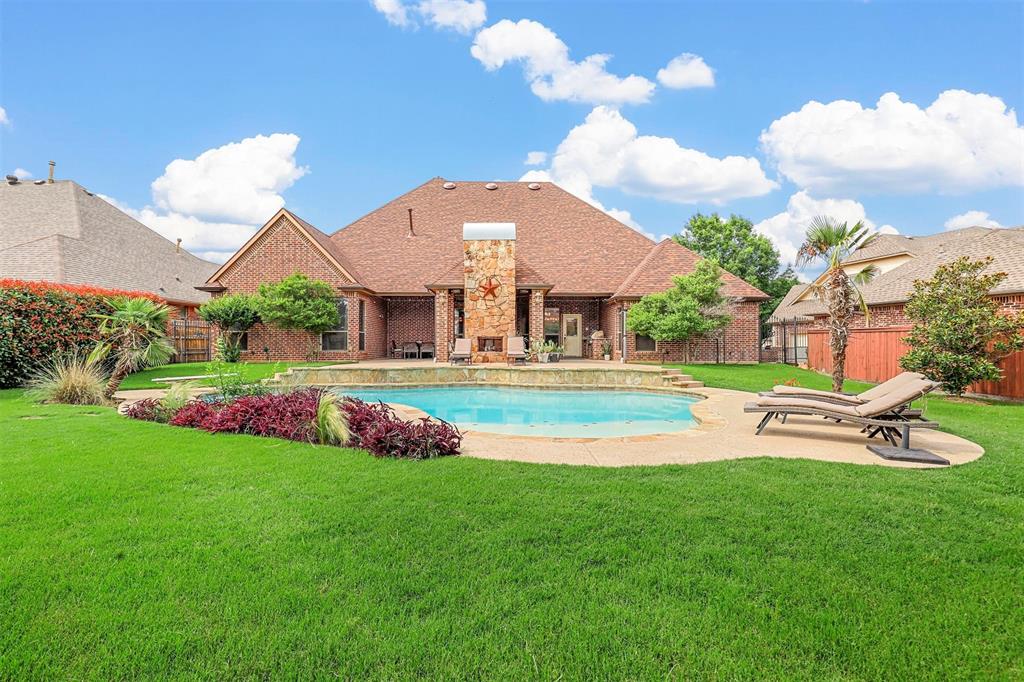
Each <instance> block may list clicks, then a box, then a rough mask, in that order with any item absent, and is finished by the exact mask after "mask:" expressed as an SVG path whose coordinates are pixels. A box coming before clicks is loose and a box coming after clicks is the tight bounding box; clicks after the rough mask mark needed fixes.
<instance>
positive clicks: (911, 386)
mask: <svg viewBox="0 0 1024 682" xmlns="http://www.w3.org/2000/svg"><path fill="white" fill-rule="evenodd" d="M935 386H937V384H935V383H934V382H932V381H929V380H927V379H914V380H912V381H908V382H907V383H905V384H903V385H901V386H899V387H897V388H896V389H895V390H893V391H890V392H889V393H887V394H886V395H883V396H882V397H880V398H875V399H874V400H870V401H868V402H866V403H864V404H863V405H858V406H857V407H856V408H855V409H856V410H857V414H859V415H860V416H862V417H874V416H877V415H880V414H885V413H886V412H889V411H890V410H892V409H895V408H897V407H900V406H901V405H906V404H907V403H910V402H913V401H914V400H917V399H918V398H920V397H921V396H923V395H924V394H925V393H927V392H928V391H931V390H932V389H933V388H935Z"/></svg>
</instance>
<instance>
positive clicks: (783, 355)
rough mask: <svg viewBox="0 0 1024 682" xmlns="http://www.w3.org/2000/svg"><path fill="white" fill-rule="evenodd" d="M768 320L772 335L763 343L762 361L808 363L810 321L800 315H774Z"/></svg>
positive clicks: (791, 363)
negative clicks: (808, 327) (808, 325)
mask: <svg viewBox="0 0 1024 682" xmlns="http://www.w3.org/2000/svg"><path fill="white" fill-rule="evenodd" d="M768 322H769V324H770V325H771V328H772V335H771V336H769V337H767V338H766V339H765V340H764V343H762V344H761V362H784V363H786V364H788V365H806V364H807V324H808V321H807V320H806V319H804V318H799V317H792V318H777V317H773V318H771V319H769V320H768Z"/></svg>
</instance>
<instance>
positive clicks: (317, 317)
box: [256, 273, 339, 358]
mask: <svg viewBox="0 0 1024 682" xmlns="http://www.w3.org/2000/svg"><path fill="white" fill-rule="evenodd" d="M335 297H336V294H335V292H334V288H333V287H332V286H331V285H330V284H328V283H327V282H324V281H321V280H317V279H309V278H308V277H306V276H305V275H303V274H300V273H295V274H293V275H288V276H287V277H285V278H284V279H282V280H281V281H280V282H276V283H273V284H261V285H260V288H259V296H258V297H257V304H256V307H257V310H258V311H259V315H260V318H261V319H262V320H263V321H264V322H266V323H267V324H270V325H274V326H275V327H280V328H282V329H297V330H300V331H305V332H309V333H310V334H311V335H312V338H311V339H310V348H309V356H310V357H311V358H314V357H316V355H317V353H318V352H319V347H320V343H319V339H318V338H317V337H318V335H319V334H321V333H322V332H326V331H330V330H331V329H334V328H336V327H337V326H338V322H339V317H338V306H337V304H336V303H335Z"/></svg>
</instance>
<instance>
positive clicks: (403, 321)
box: [386, 296, 434, 349]
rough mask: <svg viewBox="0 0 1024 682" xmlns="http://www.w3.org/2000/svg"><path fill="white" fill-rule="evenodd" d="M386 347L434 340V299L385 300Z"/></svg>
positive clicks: (404, 297)
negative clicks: (407, 342) (393, 344)
mask: <svg viewBox="0 0 1024 682" xmlns="http://www.w3.org/2000/svg"><path fill="white" fill-rule="evenodd" d="M386 306H387V311H388V312H387V347H388V348H389V349H390V348H391V344H392V343H397V344H398V345H399V346H401V345H402V344H403V343H405V342H406V341H433V340H434V297H433V296H400V297H395V298H388V299H386Z"/></svg>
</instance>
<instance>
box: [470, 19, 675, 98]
mask: <svg viewBox="0 0 1024 682" xmlns="http://www.w3.org/2000/svg"><path fill="white" fill-rule="evenodd" d="M470 53H471V54H472V55H473V57H475V58H476V59H477V60H479V61H480V63H481V64H483V65H484V67H485V68H486V69H487V70H488V71H493V70H495V69H500V68H501V67H502V66H504V65H505V64H507V63H509V62H514V61H518V62H522V64H523V71H524V75H525V76H526V80H527V81H528V82H529V83H530V89H531V90H532V91H533V93H534V94H535V95H537V96H538V97H540V98H541V99H542V100H545V101H555V100H565V101H570V102H589V103H591V104H599V103H605V104H625V103H632V104H638V103H642V102H646V101H647V100H649V99H650V97H651V93H652V92H653V91H654V88H655V85H654V83H652V82H651V81H649V80H647V79H646V78H644V77H642V76H637V75H629V76H626V77H625V78H619V77H618V76H615V75H613V74H610V73H608V71H606V70H605V65H606V64H607V63H608V60H609V59H611V56H610V55H607V54H593V55H590V56H589V57H585V58H584V59H583V61H581V62H574V61H572V60H571V59H569V48H568V46H567V45H566V44H565V43H564V42H562V40H561V39H560V38H559V37H558V36H557V35H556V34H555V32H554V31H552V30H551V29H550V28H548V27H547V26H544V25H543V24H541V23H539V22H536V21H531V20H529V19H521V20H520V21H518V22H513V21H510V20H508V19H502V20H501V21H499V22H497V23H496V24H493V25H492V26H488V27H487V28H485V29H483V30H482V31H480V32H479V33H478V34H477V36H476V40H474V41H473V47H472V48H470Z"/></svg>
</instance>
